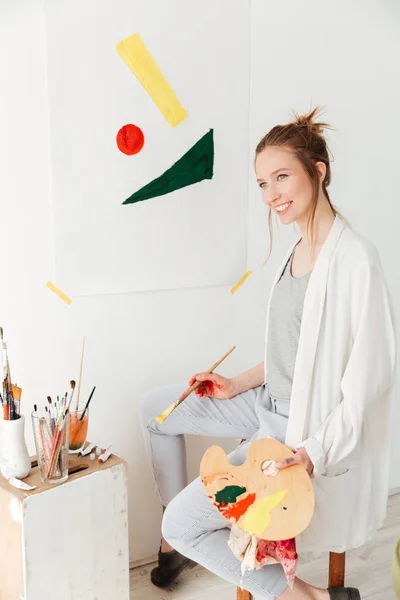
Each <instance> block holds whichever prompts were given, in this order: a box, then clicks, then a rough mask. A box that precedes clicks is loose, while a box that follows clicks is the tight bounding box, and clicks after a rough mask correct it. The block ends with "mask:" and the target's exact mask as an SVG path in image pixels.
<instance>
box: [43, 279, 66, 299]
mask: <svg viewBox="0 0 400 600" xmlns="http://www.w3.org/2000/svg"><path fill="white" fill-rule="evenodd" d="M46 285H47V287H48V288H49V290H51V291H52V292H54V293H55V294H57V296H59V297H60V298H61V300H64V302H66V303H67V304H71V302H72V300H71V298H68V296H66V295H65V294H64V293H63V292H62V291H61V290H59V289H58V288H56V286H55V285H54V284H53V283H51V281H48V282H47V283H46Z"/></svg>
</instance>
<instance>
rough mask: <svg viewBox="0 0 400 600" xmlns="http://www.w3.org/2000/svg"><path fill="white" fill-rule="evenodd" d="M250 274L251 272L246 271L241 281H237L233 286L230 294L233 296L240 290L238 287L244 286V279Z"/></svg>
mask: <svg viewBox="0 0 400 600" xmlns="http://www.w3.org/2000/svg"><path fill="white" fill-rule="evenodd" d="M251 274H252V271H246V273H245V274H244V275H243V277H242V278H241V279H239V281H238V282H237V284H236V285H234V286H233V288H232V289H231V294H234V293H235V292H236V291H237V290H238V289H239V288H240V286H241V285H243V284H244V282H245V281H246V279H247V278H248V277H249V275H251Z"/></svg>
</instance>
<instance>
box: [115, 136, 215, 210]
mask: <svg viewBox="0 0 400 600" xmlns="http://www.w3.org/2000/svg"><path fill="white" fill-rule="evenodd" d="M213 169H214V130H213V129H210V131H209V132H208V133H206V134H205V135H204V136H203V137H202V138H201V139H200V140H199V141H198V142H196V143H195V145H194V146H192V147H191V148H190V150H188V151H187V152H186V153H185V154H184V155H183V156H182V157H181V158H180V159H179V160H178V161H177V162H176V163H174V164H173V165H172V167H170V168H169V169H168V170H167V171H165V173H163V174H162V175H160V177H157V179H153V181H151V182H150V183H148V184H147V185H145V186H143V187H142V188H140V190H138V191H137V192H135V193H134V194H132V196H130V197H129V198H128V199H127V200H125V202H123V204H134V203H135V202H141V201H142V200H148V199H149V198H155V197H157V196H164V195H165V194H169V193H170V192H174V191H175V190H179V189H180V188H183V187H186V186H188V185H193V184H194V183H198V182H199V181H202V180H203V179H212V176H213Z"/></svg>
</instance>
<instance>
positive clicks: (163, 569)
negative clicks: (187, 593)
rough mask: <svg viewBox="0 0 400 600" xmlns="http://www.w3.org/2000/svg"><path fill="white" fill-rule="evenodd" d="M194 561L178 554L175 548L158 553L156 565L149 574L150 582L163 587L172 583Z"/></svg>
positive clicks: (190, 566) (193, 563) (191, 565)
mask: <svg viewBox="0 0 400 600" xmlns="http://www.w3.org/2000/svg"><path fill="white" fill-rule="evenodd" d="M195 564H196V563H195V562H194V561H193V560H190V558H187V557H186V556H183V555H182V554H179V552H177V551H176V550H172V551H171V552H161V548H160V551H159V553H158V567H155V568H154V569H153V570H152V572H151V575H150V578H151V583H153V584H154V585H156V586H157V587H165V586H167V585H169V584H170V583H172V582H173V581H174V579H176V577H178V575H179V573H181V571H183V570H184V569H188V568H192V567H194V566H195Z"/></svg>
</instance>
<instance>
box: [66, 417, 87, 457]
mask: <svg viewBox="0 0 400 600" xmlns="http://www.w3.org/2000/svg"><path fill="white" fill-rule="evenodd" d="M82 414H83V409H82V410H77V411H72V412H70V414H69V453H70V454H76V453H77V452H80V451H81V450H82V449H83V447H84V445H85V442H86V438H87V432H88V427H89V409H88V410H87V411H86V412H85V416H84V417H83V419H82Z"/></svg>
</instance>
